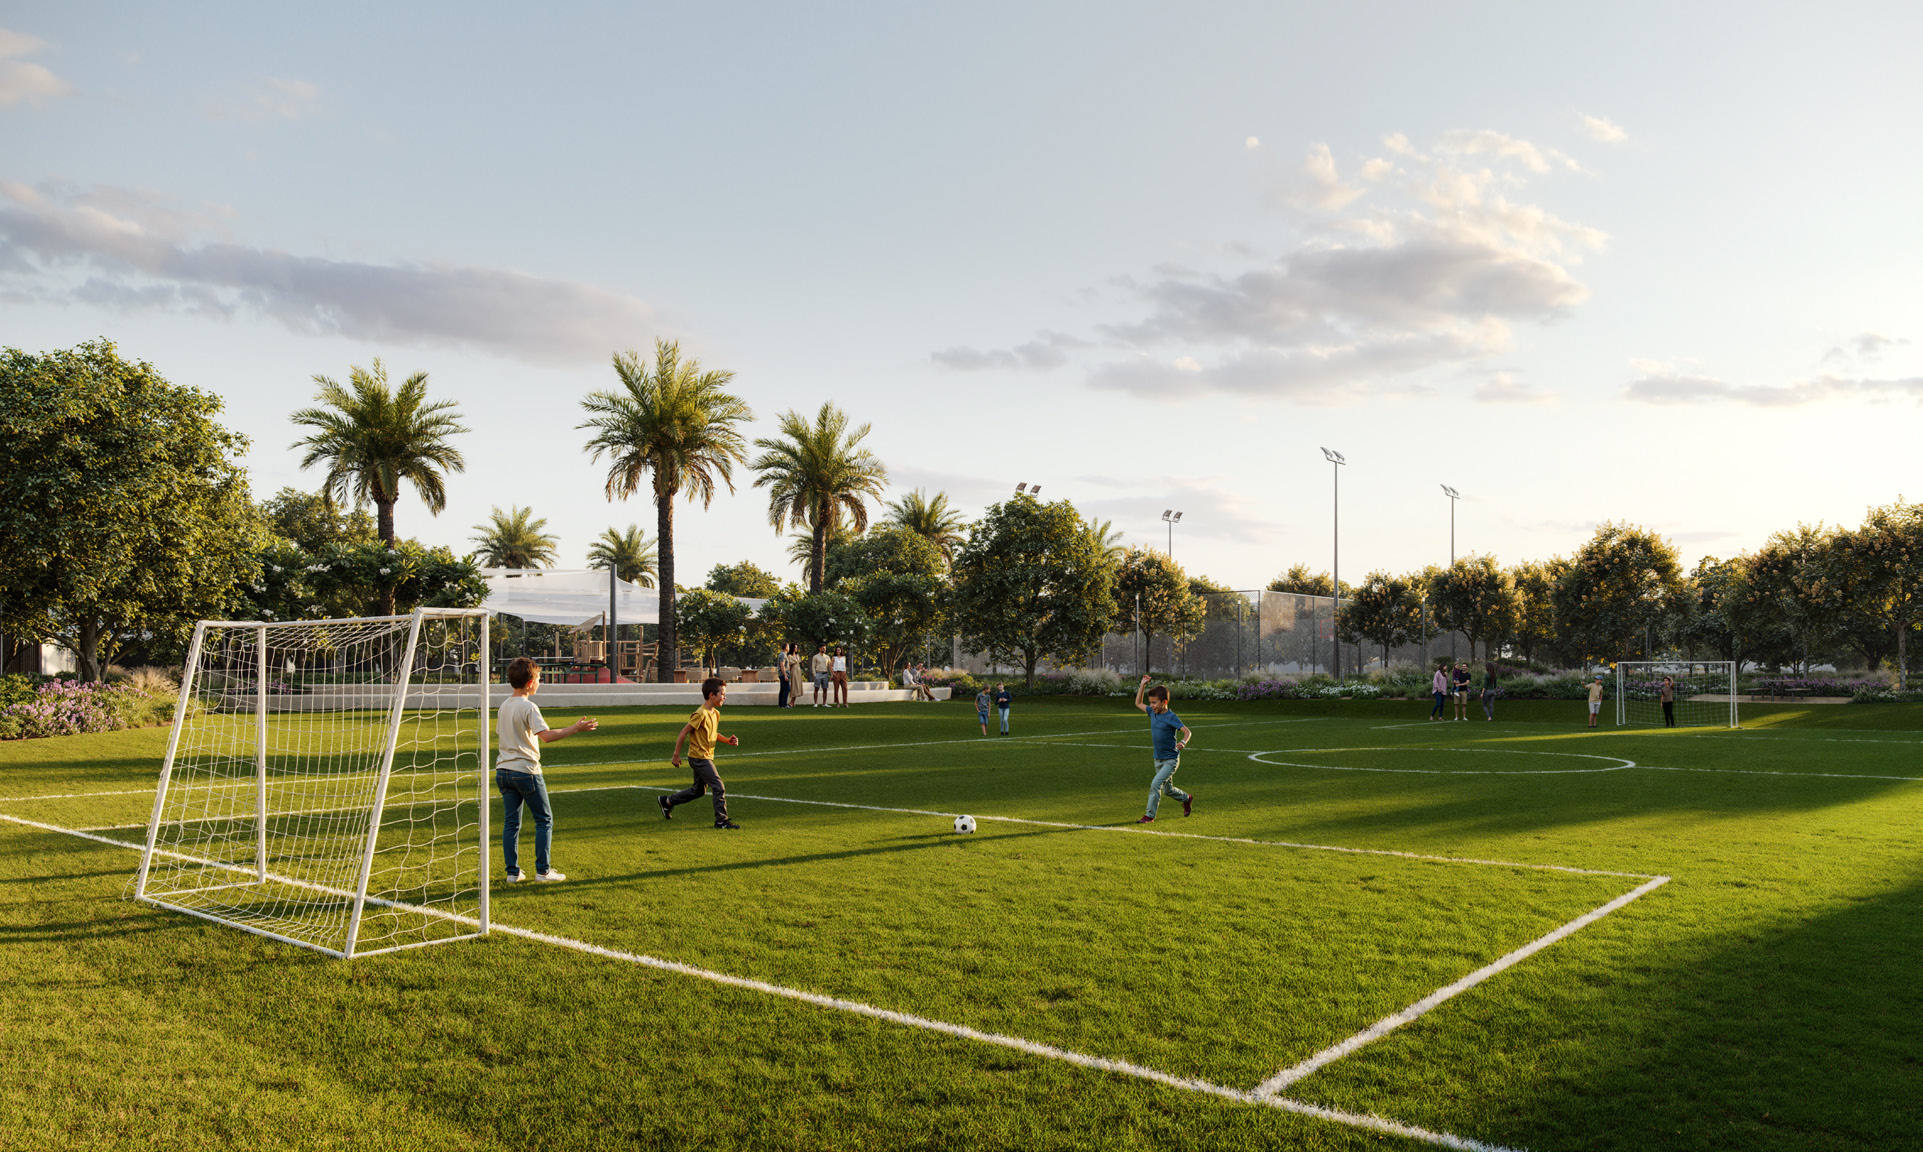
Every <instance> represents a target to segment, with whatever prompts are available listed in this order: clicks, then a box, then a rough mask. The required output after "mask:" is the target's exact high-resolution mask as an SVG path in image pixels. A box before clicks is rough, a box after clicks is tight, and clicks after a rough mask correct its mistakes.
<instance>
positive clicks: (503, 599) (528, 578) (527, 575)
mask: <svg viewBox="0 0 1923 1152" xmlns="http://www.w3.org/2000/svg"><path fill="white" fill-rule="evenodd" d="M481 575H482V576H484V577H486V578H487V599H486V600H484V601H482V603H481V607H483V608H485V609H487V610H488V611H489V612H493V613H496V614H498V615H506V616H518V617H520V618H521V619H523V620H532V621H534V622H535V623H536V624H573V625H582V624H592V623H595V622H596V621H598V620H600V619H602V618H603V617H605V616H606V615H607V614H608V570H607V569H605V568H483V569H481ZM614 614H615V617H616V619H618V620H619V621H620V622H621V623H623V624H653V623H656V622H657V617H659V616H660V614H661V596H660V594H659V593H657V592H656V591H655V590H654V589H652V588H643V587H641V586H640V585H639V584H632V583H629V582H628V581H626V580H616V581H615V582H614Z"/></svg>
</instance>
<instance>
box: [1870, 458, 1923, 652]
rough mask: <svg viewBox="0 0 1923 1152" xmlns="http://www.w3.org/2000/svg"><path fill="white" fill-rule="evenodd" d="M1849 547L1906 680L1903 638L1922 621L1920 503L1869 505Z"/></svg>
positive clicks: (1922, 515) (1906, 648)
mask: <svg viewBox="0 0 1923 1152" xmlns="http://www.w3.org/2000/svg"><path fill="white" fill-rule="evenodd" d="M1852 549H1853V550H1854V552H1855V554H1856V561H1857V563H1858V564H1860V565H1861V566H1862V568H1863V571H1864V574H1865V577H1866V583H1867V586H1868V589H1869V595H1870V596H1871V597H1873V603H1874V605H1875V608H1876V610H1877V611H1878V612H1879V613H1880V614H1881V616H1882V617H1883V619H1884V621H1885V622H1886V623H1887V625H1888V627H1889V629H1890V631H1891V632H1893V633H1894V634H1895V638H1896V668H1897V674H1898V675H1899V676H1900V677H1902V678H1903V679H1902V680H1901V681H1900V682H1901V683H1905V684H1907V683H1908V682H1909V680H1908V677H1909V671H1910V660H1909V651H1910V649H1909V638H1910V634H1911V633H1912V632H1915V631H1916V630H1917V627H1918V625H1919V624H1923V504H1909V503H1905V502H1904V500H1903V498H1902V497H1901V496H1898V497H1897V498H1896V501H1895V502H1894V503H1891V504H1884V505H1880V506H1878V507H1875V508H1872V509H1870V511H1869V515H1868V516H1866V517H1865V518H1864V520H1863V526H1862V527H1861V528H1859V529H1857V531H1856V532H1855V533H1854V536H1853V540H1852Z"/></svg>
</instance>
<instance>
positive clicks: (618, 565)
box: [588, 524, 654, 588]
mask: <svg viewBox="0 0 1923 1152" xmlns="http://www.w3.org/2000/svg"><path fill="white" fill-rule="evenodd" d="M610 565H612V566H613V568H614V574H615V575H616V576H617V577H619V578H621V579H623V580H626V581H627V582H628V583H630V584H635V585H639V586H640V587H642V588H652V587H654V545H653V544H650V543H648V538H647V536H646V535H645V534H644V533H643V532H642V531H641V529H640V528H638V527H636V526H635V525H633V524H630V525H628V530H627V531H626V532H617V531H616V530H614V529H613V528H610V529H608V530H607V531H606V532H603V533H601V538H600V539H599V540H596V541H595V542H594V546H593V547H591V548H589V549H588V567H590V568H606V567H608V566H610Z"/></svg>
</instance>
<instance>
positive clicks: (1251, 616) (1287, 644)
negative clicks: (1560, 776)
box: [957, 591, 1472, 679]
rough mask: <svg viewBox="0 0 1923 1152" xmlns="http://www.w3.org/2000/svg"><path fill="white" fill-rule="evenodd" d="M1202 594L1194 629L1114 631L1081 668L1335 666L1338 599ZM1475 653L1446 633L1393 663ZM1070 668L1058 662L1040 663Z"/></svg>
mask: <svg viewBox="0 0 1923 1152" xmlns="http://www.w3.org/2000/svg"><path fill="white" fill-rule="evenodd" d="M1198 599H1200V600H1201V601H1202V611H1201V614H1200V615H1201V620H1200V623H1199V625H1197V626H1195V627H1193V628H1192V629H1191V630H1190V631H1189V633H1188V634H1187V635H1185V636H1180V637H1175V636H1169V635H1166V634H1161V633H1157V634H1151V635H1144V634H1142V633H1140V632H1129V631H1124V632H1111V633H1109V634H1108V635H1107V636H1104V637H1103V638H1102V648H1101V653H1100V655H1099V657H1098V658H1097V659H1095V660H1092V661H1090V662H1089V663H1088V664H1086V665H1079V666H1078V667H1085V668H1102V669H1107V670H1109V671H1112V672H1118V673H1121V674H1123V675H1139V674H1141V673H1143V672H1154V673H1159V674H1163V675H1177V676H1193V677H1200V678H1205V679H1225V678H1228V677H1233V676H1249V675H1270V676H1305V675H1309V674H1311V673H1315V672H1323V673H1333V672H1334V670H1335V660H1336V652H1335V631H1336V629H1335V604H1336V602H1335V598H1334V597H1332V596H1301V595H1297V594H1296V593H1293V592H1269V591H1248V592H1217V593H1209V594H1207V595H1204V596H1201V597H1198ZM1125 615H1127V614H1125ZM1471 654H1472V650H1471V646H1470V644H1469V638H1468V637H1467V636H1464V635H1462V634H1461V633H1459V632H1442V633H1438V634H1437V635H1435V636H1433V637H1431V638H1430V639H1429V640H1428V641H1427V642H1426V643H1413V644H1402V645H1392V646H1391V647H1390V648H1389V652H1388V662H1387V665H1388V666H1403V665H1413V666H1417V667H1427V666H1429V665H1430V664H1431V662H1432V661H1434V660H1438V659H1441V658H1443V657H1453V658H1454V659H1457V660H1464V661H1467V660H1469V659H1470V658H1471ZM1341 661H1342V672H1343V674H1344V675H1353V674H1355V673H1357V672H1371V671H1380V670H1382V669H1383V668H1384V667H1385V664H1384V661H1383V651H1382V646H1381V645H1379V644H1368V643H1363V644H1350V643H1344V644H1343V645H1342V654H1341ZM957 666H958V667H961V668H965V669H966V670H968V671H969V672H972V673H975V674H978V675H979V674H982V673H994V672H998V671H999V672H1007V671H1010V670H1011V669H1012V668H1013V666H1012V665H1010V664H1008V663H1007V662H1005V661H1004V662H1002V663H999V664H996V663H993V662H991V661H990V660H989V659H988V657H987V656H986V655H985V654H982V653H971V652H963V653H962V654H961V661H960V663H959V664H958V665H957ZM1070 670H1072V669H1070V668H1062V667H1058V666H1056V665H1054V664H1045V665H1043V666H1042V667H1041V668H1039V669H1038V671H1050V672H1060V671H1070Z"/></svg>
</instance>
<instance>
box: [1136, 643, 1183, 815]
mask: <svg viewBox="0 0 1923 1152" xmlns="http://www.w3.org/2000/svg"><path fill="white" fill-rule="evenodd" d="M1144 689H1146V690H1147V693H1148V699H1147V701H1146V702H1144V701H1143V699H1142V694H1143V690H1144ZM1135 710H1136V711H1138V712H1146V713H1148V731H1149V738H1150V743H1152V744H1153V745H1154V746H1155V779H1153V780H1151V781H1149V786H1148V811H1147V812H1146V813H1144V814H1143V816H1142V818H1141V819H1140V820H1138V821H1136V823H1138V824H1153V823H1155V813H1156V811H1157V809H1159V808H1160V807H1161V806H1162V797H1164V796H1167V797H1168V798H1170V799H1171V800H1180V801H1181V802H1182V815H1184V816H1187V815H1188V814H1189V813H1190V812H1192V811H1194V809H1195V797H1194V796H1192V795H1190V794H1189V793H1187V792H1184V791H1182V790H1181V789H1180V788H1177V787H1176V786H1175V770H1176V769H1177V768H1179V767H1181V766H1182V749H1184V748H1186V747H1188V744H1189V740H1190V738H1191V737H1192V736H1194V733H1192V732H1190V731H1189V730H1188V725H1186V724H1183V723H1182V718H1181V717H1180V716H1177V715H1176V714H1175V713H1173V712H1171V711H1169V710H1168V688H1166V687H1165V686H1163V685H1161V684H1157V685H1156V686H1155V687H1153V688H1150V687H1149V686H1148V677H1147V676H1144V677H1142V682H1141V683H1140V684H1137V685H1136V686H1135Z"/></svg>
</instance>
